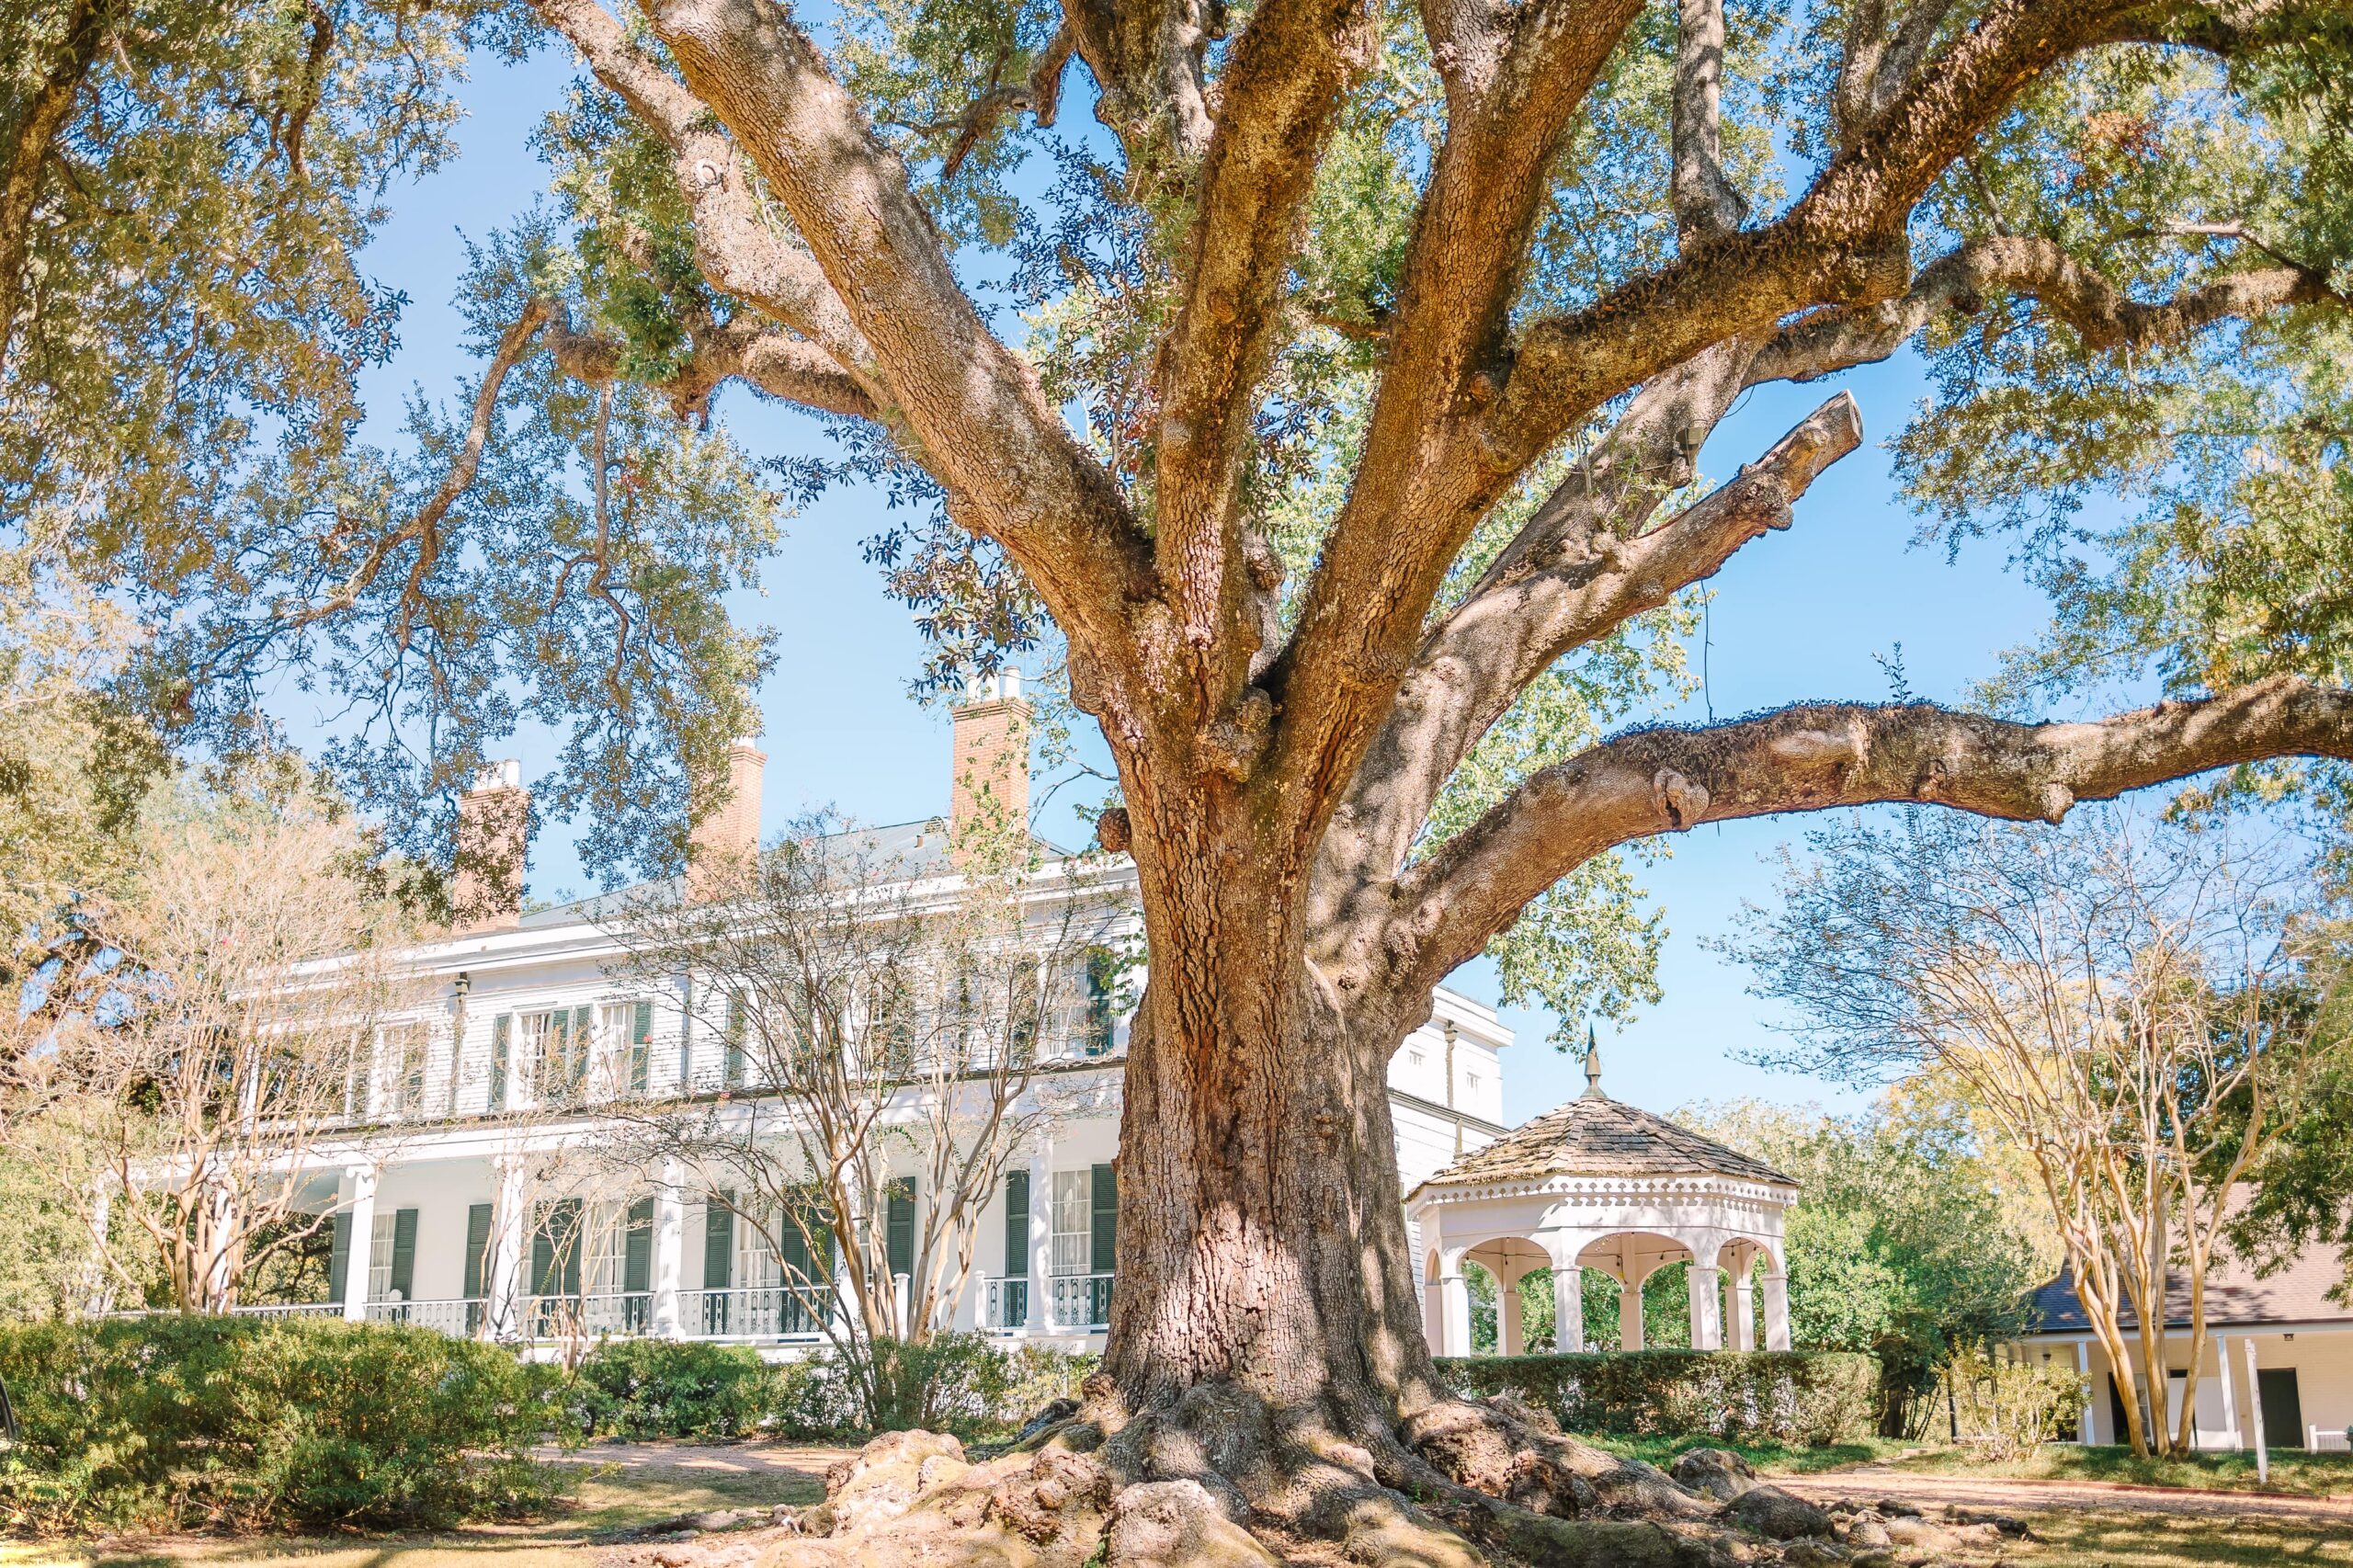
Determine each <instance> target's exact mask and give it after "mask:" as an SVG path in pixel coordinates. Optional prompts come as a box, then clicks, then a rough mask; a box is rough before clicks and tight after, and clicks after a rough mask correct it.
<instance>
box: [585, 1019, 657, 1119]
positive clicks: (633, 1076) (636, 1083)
mask: <svg viewBox="0 0 2353 1568" xmlns="http://www.w3.org/2000/svg"><path fill="white" fill-rule="evenodd" d="M653 1035H654V1004H653V1003H652V1002H646V1001H639V1002H608V1003H607V1004H606V1005H605V1006H602V1007H599V1008H598V1009H597V1058H596V1065H595V1068H594V1069H593V1070H592V1072H591V1073H590V1074H589V1085H588V1092H589V1094H590V1095H591V1096H594V1097H595V1098H597V1099H600V1100H618V1099H635V1098H639V1097H641V1096H643V1095H644V1094H645V1091H646V1086H647V1073H648V1070H649V1065H650V1060H651V1056H652V1051H653Z"/></svg>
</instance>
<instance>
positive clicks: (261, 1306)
mask: <svg viewBox="0 0 2353 1568" xmlns="http://www.w3.org/2000/svg"><path fill="white" fill-rule="evenodd" d="M229 1311H230V1312H231V1314H232V1315H233V1316H236V1317H241V1318H339V1317H341V1316H342V1315H343V1303H342V1302H341V1301H255V1302H250V1303H244V1304H240V1305H238V1306H234V1307H232V1308H230V1309H229Z"/></svg>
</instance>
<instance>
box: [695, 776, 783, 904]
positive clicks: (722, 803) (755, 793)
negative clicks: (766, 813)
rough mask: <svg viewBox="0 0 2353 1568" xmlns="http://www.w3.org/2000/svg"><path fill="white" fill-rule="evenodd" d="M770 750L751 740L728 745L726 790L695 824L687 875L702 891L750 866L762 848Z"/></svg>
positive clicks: (698, 889)
mask: <svg viewBox="0 0 2353 1568" xmlns="http://www.w3.org/2000/svg"><path fill="white" fill-rule="evenodd" d="M767 766H768V754H767V753H766V752H764V751H762V750H761V749H760V748H759V747H758V746H756V745H755V744H752V742H751V741H749V740H748V739H742V740H737V741H735V742H734V743H733V744H730V745H729V746H728V748H727V784H726V791H727V792H726V794H725V796H724V797H723V798H722V799H721V800H719V801H716V802H714V803H713V805H712V807H711V810H710V814H709V815H708V816H706V817H704V818H703V819H702V821H700V822H699V823H697V824H695V830H694V836H693V838H692V839H691V840H689V841H688V846H687V874H688V876H689V877H690V878H693V879H695V883H696V887H697V891H699V892H700V891H707V889H708V885H709V883H710V881H713V880H723V879H724V878H725V877H726V876H728V875H729V874H730V873H731V872H733V871H737V870H740V869H743V868H744V867H745V866H748V865H749V864H750V863H751V862H752V860H753V858H755V857H756V856H757V855H758V854H759V852H760V792H761V790H762V789H763V787H764V785H765V782H766V780H767Z"/></svg>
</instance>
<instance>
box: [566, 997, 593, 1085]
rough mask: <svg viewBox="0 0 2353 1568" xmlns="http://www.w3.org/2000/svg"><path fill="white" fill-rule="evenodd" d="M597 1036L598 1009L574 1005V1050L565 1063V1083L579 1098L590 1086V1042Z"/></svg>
mask: <svg viewBox="0 0 2353 1568" xmlns="http://www.w3.org/2000/svg"><path fill="white" fill-rule="evenodd" d="M596 1038H597V1010H596V1009H595V1008H594V1007H574V1009H573V1010H572V1052H571V1054H570V1056H569V1057H568V1058H567V1059H566V1061H565V1064H564V1084H565V1085H566V1086H567V1087H568V1088H569V1089H570V1090H571V1091H572V1097H573V1098H574V1099H575V1100H576V1099H578V1098H579V1097H580V1096H581V1095H582V1094H583V1093H584V1092H585V1090H586V1089H587V1087H588V1051H589V1042H590V1041H592V1040H595V1039H596Z"/></svg>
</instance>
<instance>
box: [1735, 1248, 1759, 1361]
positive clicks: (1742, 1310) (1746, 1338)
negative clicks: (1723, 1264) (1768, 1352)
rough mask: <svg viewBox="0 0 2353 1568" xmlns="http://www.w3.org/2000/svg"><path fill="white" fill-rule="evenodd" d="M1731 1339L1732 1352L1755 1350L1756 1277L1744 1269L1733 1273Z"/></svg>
mask: <svg viewBox="0 0 2353 1568" xmlns="http://www.w3.org/2000/svg"><path fill="white" fill-rule="evenodd" d="M1744 1262H1745V1260H1744ZM1731 1338H1732V1347H1733V1349H1734V1350H1754V1349H1756V1274H1755V1272H1754V1271H1752V1270H1751V1269H1749V1268H1747V1267H1740V1268H1735V1269H1734V1270H1733V1277H1732V1336H1731Z"/></svg>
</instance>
